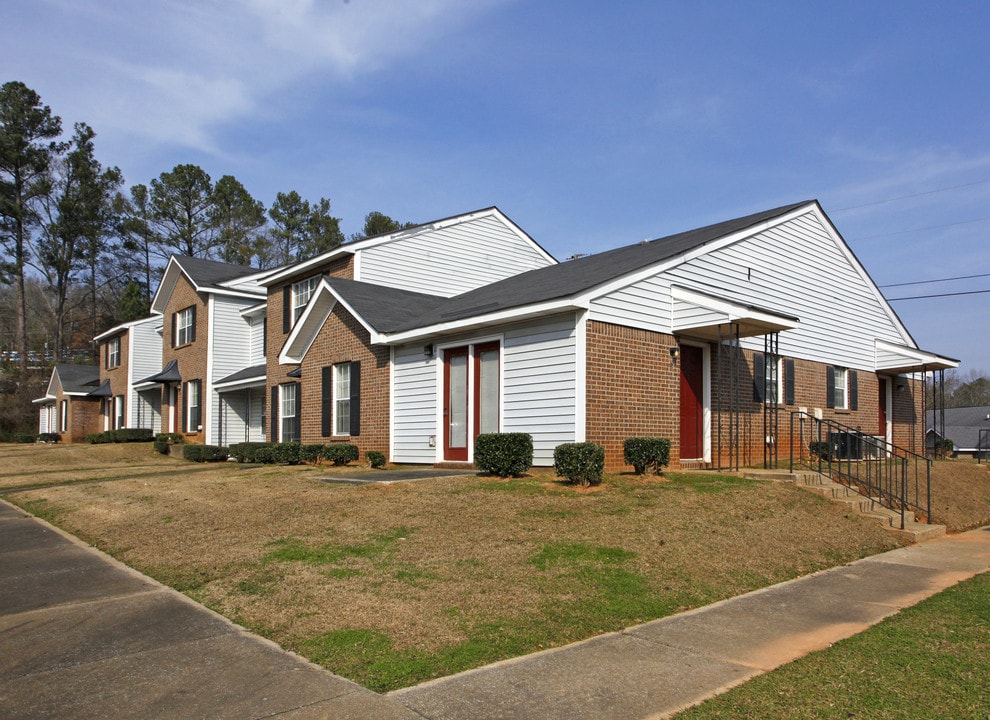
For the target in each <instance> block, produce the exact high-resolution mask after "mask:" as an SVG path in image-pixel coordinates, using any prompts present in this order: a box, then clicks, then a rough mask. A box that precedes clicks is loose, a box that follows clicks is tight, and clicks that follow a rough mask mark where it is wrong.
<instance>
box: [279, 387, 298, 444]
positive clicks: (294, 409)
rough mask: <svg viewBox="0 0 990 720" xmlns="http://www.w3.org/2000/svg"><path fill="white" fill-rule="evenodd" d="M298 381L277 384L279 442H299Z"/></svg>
mask: <svg viewBox="0 0 990 720" xmlns="http://www.w3.org/2000/svg"><path fill="white" fill-rule="evenodd" d="M298 409H299V383H287V384H285V385H279V437H278V440H279V442H299V414H298Z"/></svg>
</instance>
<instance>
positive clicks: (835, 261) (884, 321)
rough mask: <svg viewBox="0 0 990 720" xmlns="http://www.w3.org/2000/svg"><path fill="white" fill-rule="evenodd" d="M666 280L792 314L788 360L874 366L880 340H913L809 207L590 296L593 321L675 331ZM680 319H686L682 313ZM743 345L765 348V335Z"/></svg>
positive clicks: (784, 344)
mask: <svg viewBox="0 0 990 720" xmlns="http://www.w3.org/2000/svg"><path fill="white" fill-rule="evenodd" d="M670 285H677V286H679V287H683V288H688V289H692V290H697V291H698V292H702V293H706V294H709V295H713V296H717V297H721V298H725V299H727V300H731V301H733V302H736V303H739V304H741V305H751V306H754V307H757V308H761V309H765V310H769V311H772V312H776V313H780V314H782V315H786V316H790V317H796V318H797V319H798V326H797V327H796V328H794V329H792V330H786V331H784V332H781V333H780V354H781V355H784V356H787V357H795V358H802V359H808V360H814V361H817V362H822V363H829V364H836V365H843V366H849V367H859V368H867V369H872V368H873V367H875V365H874V363H875V356H876V347H875V340H876V339H877V338H879V339H882V340H887V341H889V342H892V343H901V344H910V345H913V342H912V341H911V340H910V339H909V338H906V337H904V336H903V335H902V334H901V331H900V329H899V327H898V325H897V324H896V322H895V321H894V320H893V319H892V317H891V316H890V315H889V314H888V313H887V311H886V309H885V307H884V306H883V304H882V302H881V301H880V300H879V299H878V298H877V296H876V294H875V293H874V290H873V288H872V287H871V284H870V282H869V280H868V279H866V278H865V277H864V276H863V275H862V274H861V272H860V269H859V268H858V267H856V266H855V264H854V263H853V262H852V261H851V260H850V258H849V256H847V254H846V253H845V252H844V251H843V249H842V248H841V247H840V245H839V244H838V243H837V241H836V240H835V239H834V238H833V237H832V235H831V234H830V233H829V231H828V229H827V228H826V227H825V225H824V224H823V223H822V221H821V220H820V219H819V217H818V216H817V214H816V213H813V212H809V213H806V214H805V215H802V216H800V217H797V218H795V219H793V220H790V221H788V222H786V223H783V224H781V225H778V226H776V227H773V228H770V229H768V230H765V231H763V232H760V233H757V234H756V235H754V236H752V237H749V238H745V239H743V240H740V241H738V242H736V243H733V244H732V245H729V246H727V247H724V248H722V249H719V250H713V251H711V252H708V253H705V254H704V255H701V256H699V257H697V258H694V259H692V260H689V261H687V262H684V263H682V264H680V265H677V266H675V267H672V268H670V269H668V270H666V271H665V272H663V273H662V275H661V276H659V277H653V278H649V279H646V280H642V281H639V282H637V283H635V284H633V285H630V286H627V287H625V288H621V289H618V290H615V291H613V292H610V293H609V294H608V295H605V296H602V297H599V298H595V299H594V301H593V302H592V305H591V318H592V319H596V320H603V321H606V322H612V323H616V324H620V325H627V326H630V327H636V328H643V329H647V330H656V331H661V332H670V331H671V330H674V331H676V330H677V328H672V327H671V315H672V312H674V311H679V310H684V309H685V308H686V306H683V307H682V306H680V305H674V304H672V302H671V297H670ZM699 312H700V313H702V314H704V313H705V311H704V310H702V309H699ZM703 319H704V318H702V317H699V318H698V320H703ZM710 319H711V320H713V321H716V320H717V317H716V316H715V315H712V316H711V318H710ZM678 320H679V322H680V323H681V324H683V320H684V318H683V317H682V315H681V313H680V312H678ZM742 344H743V346H744V347H746V348H747V349H750V350H755V351H757V352H759V351H761V350H762V347H763V341H762V338H750V339H746V340H743V343H742Z"/></svg>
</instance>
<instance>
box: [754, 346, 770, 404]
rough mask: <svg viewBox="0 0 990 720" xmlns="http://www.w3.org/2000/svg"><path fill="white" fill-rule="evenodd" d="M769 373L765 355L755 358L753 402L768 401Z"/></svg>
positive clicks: (755, 356)
mask: <svg viewBox="0 0 990 720" xmlns="http://www.w3.org/2000/svg"><path fill="white" fill-rule="evenodd" d="M766 389H767V373H766V364H765V358H764V356H763V355H760V354H756V355H754V356H753V400H754V401H756V402H763V401H764V400H765V399H766V396H767V395H766Z"/></svg>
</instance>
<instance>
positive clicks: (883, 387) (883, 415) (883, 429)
mask: <svg viewBox="0 0 990 720" xmlns="http://www.w3.org/2000/svg"><path fill="white" fill-rule="evenodd" d="M878 385H879V386H880V397H879V402H878V403H877V407H878V408H880V413H879V417H878V418H877V419H878V421H879V424H880V432H878V433H877V435H880V436H881V437H883V438H886V437H887V378H880V382H879V383H878Z"/></svg>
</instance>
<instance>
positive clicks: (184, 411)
mask: <svg viewBox="0 0 990 720" xmlns="http://www.w3.org/2000/svg"><path fill="white" fill-rule="evenodd" d="M181 392H182V432H188V431H189V428H188V423H187V422H186V416H187V415H188V414H189V413H188V410H189V408H188V407H187V406H186V400H187V399H188V397H189V383H182V388H181Z"/></svg>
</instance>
